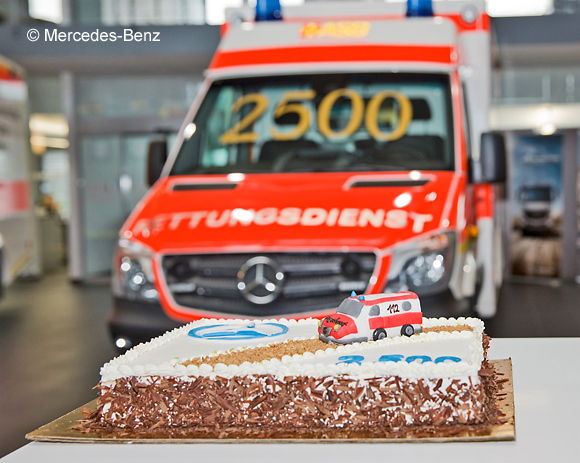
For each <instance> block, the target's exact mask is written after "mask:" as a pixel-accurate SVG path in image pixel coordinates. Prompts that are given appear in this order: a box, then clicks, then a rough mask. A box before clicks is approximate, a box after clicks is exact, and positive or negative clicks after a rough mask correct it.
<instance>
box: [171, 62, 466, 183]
mask: <svg viewBox="0 0 580 463" xmlns="http://www.w3.org/2000/svg"><path fill="white" fill-rule="evenodd" d="M450 101H451V96H450V83H449V76H448V75H444V74H403V73H397V74H384V73H383V74H379V73H376V74H373V73H369V74H327V75H295V76H274V77H272V76H270V77H253V78H244V79H232V80H223V81H217V82H215V83H214V84H213V85H212V87H211V88H210V89H209V91H208V93H207V95H206V96H205V99H204V101H203V103H202V105H201V107H200V109H199V111H198V113H197V115H196V117H195V119H194V121H192V123H190V124H189V125H188V126H187V127H186V129H185V130H184V142H183V145H182V146H181V149H180V151H179V154H178V156H177V159H176V161H175V164H174V165H173V168H172V171H171V174H172V175H190V174H228V173H234V172H240V173H276V172H364V171H407V170H452V169H453V168H454V163H453V124H452V115H451V103H450Z"/></svg>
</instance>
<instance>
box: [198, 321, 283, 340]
mask: <svg viewBox="0 0 580 463" xmlns="http://www.w3.org/2000/svg"><path fill="white" fill-rule="evenodd" d="M287 332H288V327H287V326H285V325H282V324H280V323H258V324H256V323H247V324H225V323H224V324H220V325H209V326H200V327H198V328H193V329H192V330H190V331H189V333H187V334H188V335H189V336H191V337H193V338H197V339H206V340H230V341H240V340H250V339H262V338H273V337H277V336H282V335H283V334H286V333H287Z"/></svg>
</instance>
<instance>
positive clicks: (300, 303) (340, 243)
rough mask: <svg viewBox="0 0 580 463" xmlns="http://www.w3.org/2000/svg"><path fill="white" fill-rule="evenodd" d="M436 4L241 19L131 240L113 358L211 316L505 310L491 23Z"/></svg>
mask: <svg viewBox="0 0 580 463" xmlns="http://www.w3.org/2000/svg"><path fill="white" fill-rule="evenodd" d="M262 3H264V2H261V1H260V2H257V5H258V6H260V5H262ZM265 3H269V2H265ZM409 3H410V4H414V3H417V2H414V1H413V2H412V1H410V2H409ZM419 3H420V4H425V3H426V2H424V1H420V2H419ZM411 6H412V5H411ZM424 10H426V11H427V12H429V11H431V10H432V11H433V12H434V16H433V15H431V16H427V17H408V16H413V15H414V13H413V12H410V13H407V12H406V11H405V5H404V4H402V3H392V2H389V3H385V2H379V1H377V2H360V1H356V2H347V1H340V2H336V3H329V2H322V1H321V2H306V3H305V4H304V5H301V6H297V7H287V8H286V7H285V8H283V10H282V12H281V13H282V14H281V15H280V14H278V13H280V11H278V13H277V14H272V16H273V17H275V18H278V19H279V20H276V21H256V19H257V17H256V15H255V12H254V11H253V10H252V8H249V7H248V8H245V7H244V8H241V9H240V10H236V11H233V12H230V13H232V14H230V15H229V18H230V19H229V21H228V23H227V24H226V25H225V26H224V28H223V37H222V41H221V42H220V45H219V48H218V49H217V51H216V54H215V56H214V58H213V61H212V63H211V65H210V68H209V69H208V71H207V74H206V81H205V84H204V85H203V87H202V88H201V90H200V92H199V94H198V96H197V97H196V99H195V101H194V102H193V105H192V107H191V110H190V112H189V113H188V115H187V118H186V120H185V121H184V122H183V125H182V128H181V130H180V132H179V134H178V135H177V138H176V141H175V144H174V145H173V148H172V150H171V152H170V153H169V155H168V156H167V152H166V150H165V148H166V146H165V148H164V146H163V145H159V143H157V144H155V145H153V144H152V145H151V146H150V152H149V181H150V182H151V183H154V185H153V187H152V188H151V190H149V192H148V193H147V195H146V196H145V197H144V198H143V200H142V201H141V203H140V204H139V205H138V206H137V207H136V208H135V210H134V211H133V213H132V214H131V216H130V217H129V218H128V219H127V221H126V223H125V224H124V226H123V228H122V229H121V232H120V240H119V243H118V247H117V250H116V255H115V274H114V277H113V289H114V295H115V310H114V311H113V314H112V316H111V318H110V323H111V329H112V331H113V335H114V337H115V338H116V340H117V341H118V344H120V345H126V343H125V341H124V340H123V339H121V338H125V339H127V338H129V340H130V341H131V342H133V338H132V337H133V336H135V338H137V334H141V335H142V337H144V336H145V335H147V337H148V338H149V337H151V336H156V335H157V334H159V332H162V331H163V330H166V329H170V328H171V325H170V323H173V324H174V326H176V325H177V324H179V323H183V322H187V321H191V320H195V319H199V318H203V317H208V318H228V317H231V318H240V317H241V318H281V317H285V318H307V317H315V318H319V319H320V318H323V317H325V316H327V315H329V314H330V313H333V312H334V310H335V308H336V307H337V306H338V305H339V304H340V303H341V301H342V300H343V299H344V298H345V297H348V295H349V294H350V293H351V291H356V292H357V293H359V294H360V293H365V294H374V293H394V292H397V291H413V292H414V293H416V294H418V295H419V296H420V297H421V303H422V305H423V306H424V307H427V306H429V308H430V309H432V308H436V307H437V306H439V307H444V308H445V310H446V311H447V312H449V311H450V310H451V311H453V313H455V314H458V313H460V312H464V311H465V310H467V309H468V307H467V306H468V305H469V304H471V302H472V301H475V304H474V307H472V308H473V309H475V310H476V311H477V313H478V314H479V315H480V316H482V317H489V316H492V315H493V314H494V313H495V310H496V290H497V289H498V287H499V284H500V283H501V246H500V244H501V243H500V238H501V235H500V234H498V233H497V231H498V230H500V227H499V224H498V221H497V215H496V214H495V206H494V205H495V201H494V191H495V190H494V185H493V184H494V183H498V182H502V181H503V180H504V179H505V168H504V165H505V163H504V161H505V159H504V158H503V156H504V154H505V153H504V151H503V150H502V147H503V144H502V142H501V137H500V136H499V135H498V134H493V133H486V124H487V113H488V106H489V100H490V98H489V93H490V89H489V87H490V81H491V65H490V33H489V17H488V16H487V15H486V14H485V11H484V4H483V1H482V0H472V1H468V2H462V1H442V2H434V3H433V8H432V9H431V8H424ZM266 16H267V15H266ZM280 16H281V17H282V19H280ZM468 100H469V101H468ZM468 127H469V130H468ZM366 297H370V296H366ZM363 305H364V304H363ZM361 316H362V315H361ZM408 324H410V325H413V323H408ZM147 326H148V327H150V328H151V331H150V332H148V333H143V332H142V333H137V329H139V330H141V331H143V330H144V328H145V327H147ZM366 335H367V334H365V336H366ZM136 341H139V339H138V338H137V339H136Z"/></svg>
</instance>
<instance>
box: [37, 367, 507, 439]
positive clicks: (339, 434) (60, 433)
mask: <svg viewBox="0 0 580 463" xmlns="http://www.w3.org/2000/svg"><path fill="white" fill-rule="evenodd" d="M490 362H491V364H492V365H493V367H494V369H495V371H496V376H497V380H498V383H499V384H500V387H499V390H498V392H497V394H496V400H497V404H498V408H499V410H500V411H501V412H502V413H503V415H504V416H503V420H504V423H502V424H497V425H494V426H493V427H492V428H491V429H490V430H489V431H488V432H485V433H481V432H477V431H469V430H465V431H462V432H461V433H459V434H456V435H453V436H444V437H443V436H442V437H437V436H434V435H430V436H427V437H416V436H409V437H375V436H368V435H367V436H365V433H364V432H356V433H352V432H351V433H348V434H349V435H348V436H346V437H345V433H344V431H341V430H327V431H325V437H320V436H319V435H313V436H312V437H302V436H301V437H297V438H286V437H284V438H278V437H273V438H267V439H264V438H260V439H258V438H252V437H228V436H226V437H221V438H217V437H215V436H209V435H208V434H206V433H201V432H199V433H193V434H192V435H188V436H187V437H172V438H167V437H143V436H134V437H115V436H111V435H101V434H100V433H83V432H80V431H76V430H74V429H72V427H74V426H76V425H77V422H78V421H79V420H81V419H83V414H82V411H83V409H84V408H89V409H94V408H96V401H97V399H95V400H93V401H91V402H89V403H87V404H85V405H83V406H82V407H79V408H77V409H76V410H73V411H72V412H70V413H67V414H66V415H64V416H62V417H60V418H58V419H56V420H54V421H52V422H51V423H48V424H46V425H44V426H41V427H40V428H38V429H36V430H35V431H32V432H31V433H29V434H27V435H26V438H27V439H28V440H32V441H36V442H66V443H91V444H94V443H104V444H123V443H133V444H137V443H141V444H196V443H198V444H208V443H231V444H242V443H248V444H257V443H260V444H264V443H266V444H267V443H272V444H277V443H286V444H287V443H301V444H303V443H328V444H330V443H361V444H362V443H365V444H370V443H421V442H423V443H432V442H484V441H513V440H515V438H516V431H515V406H514V392H513V375H512V364H511V359H502V360H491V361H490Z"/></svg>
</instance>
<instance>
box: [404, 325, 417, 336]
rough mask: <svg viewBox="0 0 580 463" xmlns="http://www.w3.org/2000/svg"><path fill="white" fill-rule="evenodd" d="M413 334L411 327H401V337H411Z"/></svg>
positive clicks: (413, 330) (413, 329)
mask: <svg viewBox="0 0 580 463" xmlns="http://www.w3.org/2000/svg"><path fill="white" fill-rule="evenodd" d="M413 334H415V328H413V325H403V327H402V328H401V336H413Z"/></svg>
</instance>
